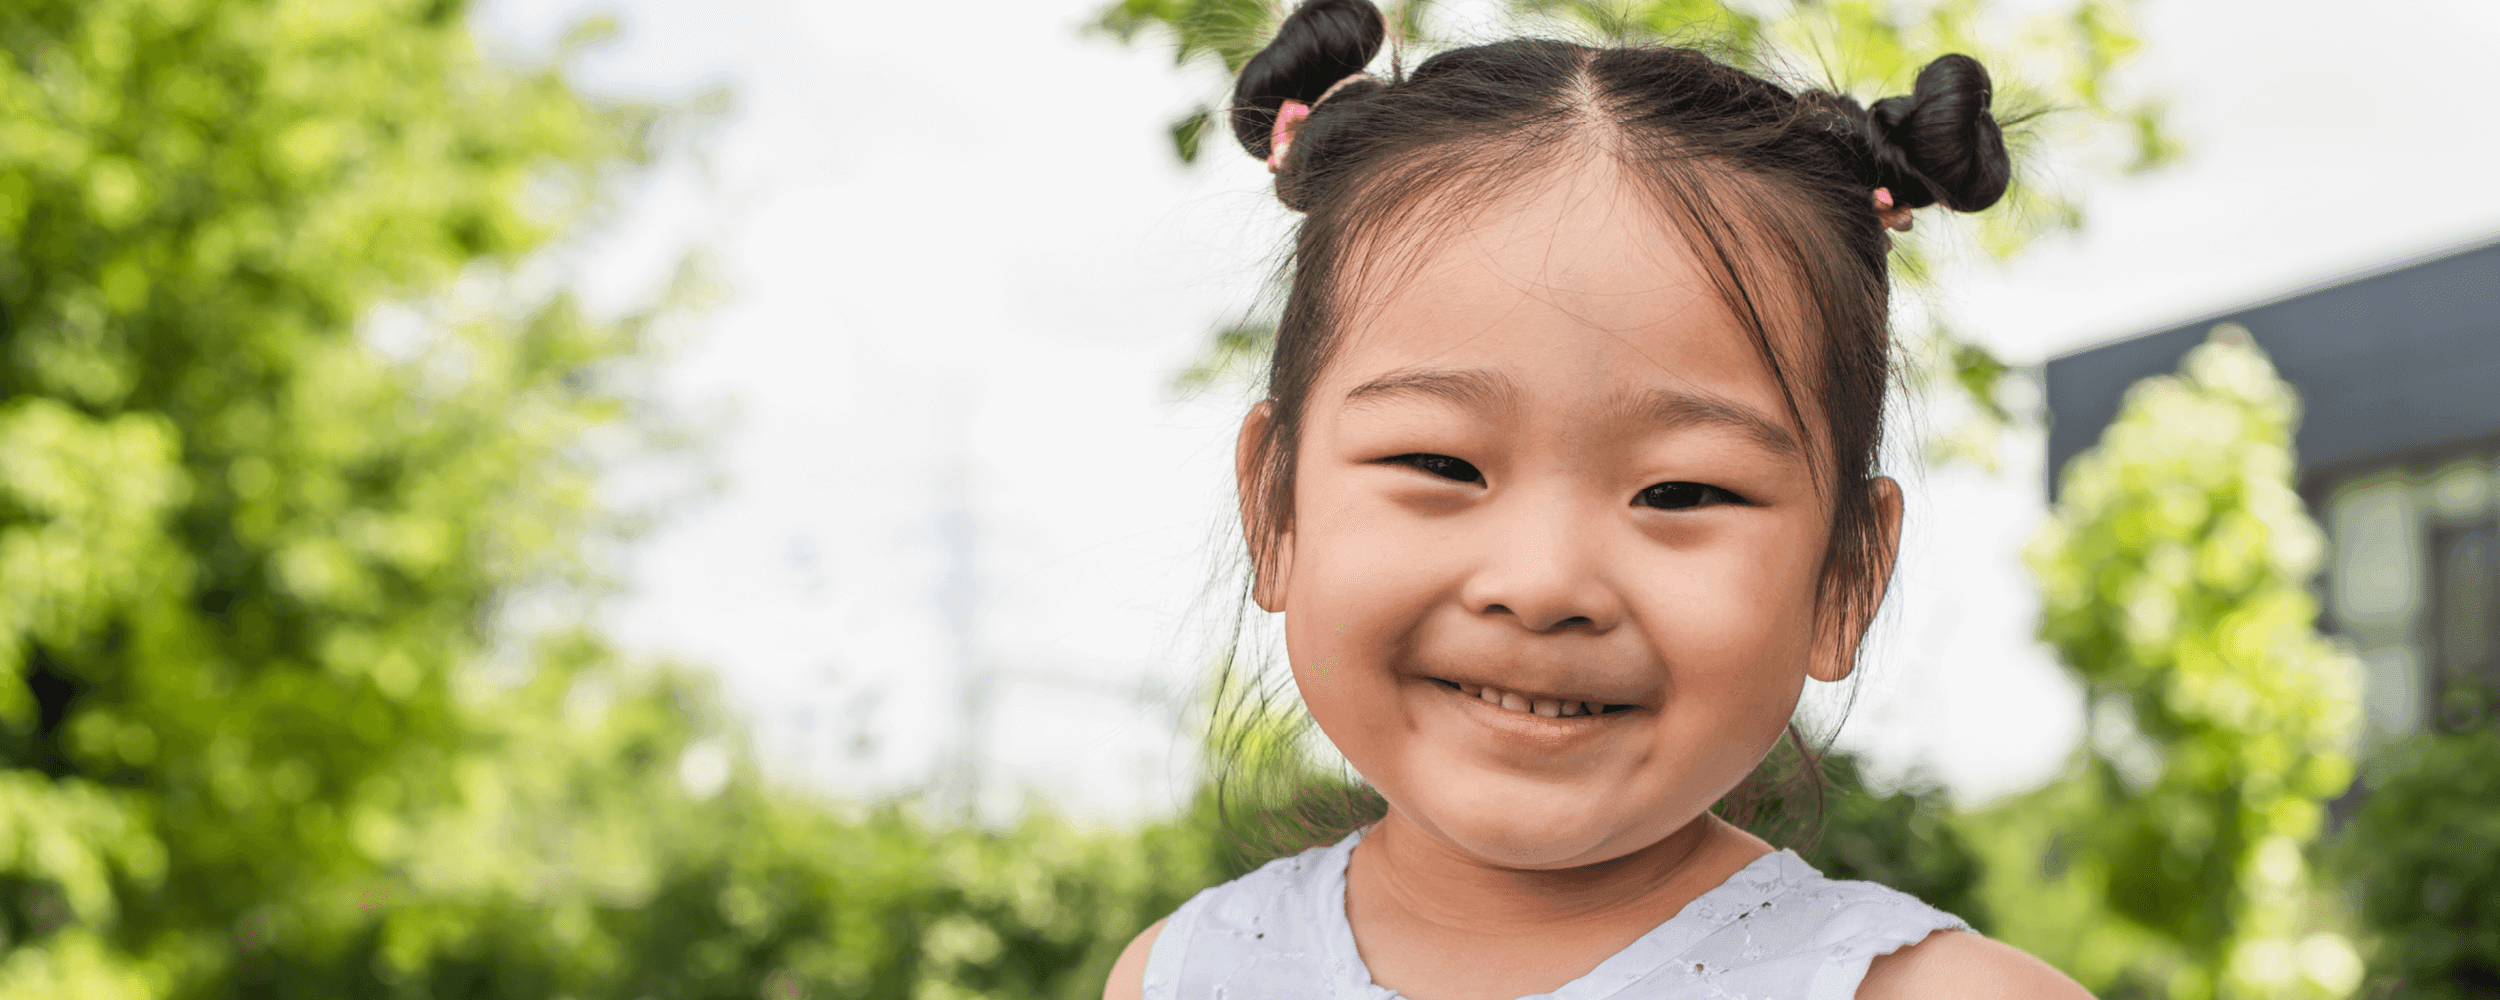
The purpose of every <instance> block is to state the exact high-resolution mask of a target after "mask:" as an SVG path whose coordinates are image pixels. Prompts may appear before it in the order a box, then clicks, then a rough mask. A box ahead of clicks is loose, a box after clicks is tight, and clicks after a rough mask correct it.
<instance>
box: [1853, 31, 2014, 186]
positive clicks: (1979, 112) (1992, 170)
mask: <svg viewBox="0 0 2500 1000" xmlns="http://www.w3.org/2000/svg"><path fill="white" fill-rule="evenodd" d="M1993 94H1994V90H1993V89H1992V88H1991V86H1990V85H1989V82H1988V70H1987V69H1986V68H1985V67H1982V66H1981V65H1979V60H1976V59H1973V58H1971V57H1969V56H1966V55H1961V54H1958V53H1956V54H1953V55H1947V56H1941V57H1938V58H1937V59H1936V61H1934V62H1931V63H1928V64H1927V67H1926V68H1925V69H1921V70H1919V71H1918V83H1917V85H1916V86H1914V87H1912V88H1911V92H1910V93H1909V95H1908V96H1904V97H1887V98H1884V99H1883V100H1880V101H1877V102H1875V106H1874V107H1872V108H1869V109H1867V119H1868V120H1867V126H1868V129H1869V132H1870V135H1869V137H1868V138H1869V139H1870V140H1871V141H1872V145H1873V146H1874V154H1875V165H1876V186H1878V187H1883V188H1889V189H1890V190H1891V191H1892V197H1893V202H1894V203H1895V204H1898V205H1903V206H1906V207H1909V208H1924V207H1926V206H1928V205H1933V204H1939V203H1941V204H1943V205H1944V206H1945V207H1946V208H1950V209H1953V210H1954V211H1957V212H1976V211H1978V210H1980V209H1983V208H1986V207H1988V206H1990V205H1993V204H1996V201H1997V199H1998V198H2001V197H2004V196H2005V185H2006V183H2007V182H2008V181H2010V180H2011V179H2012V178H2013V175H2014V165H2013V161H2012V159H2011V158H2010V157H2008V156H2007V155H2006V153H2005V133H2004V132H2003V131H2002V130H2000V129H1999V128H1998V127H1997V120H1996V116H1994V115H1992V114H1990V113H1989V112H1988V101H1989V99H1990V97H1992V96H1993Z"/></svg>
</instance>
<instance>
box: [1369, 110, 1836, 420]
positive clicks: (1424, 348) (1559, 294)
mask: <svg viewBox="0 0 2500 1000" xmlns="http://www.w3.org/2000/svg"><path fill="white" fill-rule="evenodd" d="M1536 181H1537V183H1534V184H1532V185H1518V186H1514V187H1513V188H1512V189H1510V190H1509V191H1506V192H1505V193H1504V194H1503V195H1502V196H1500V197H1497V198H1494V199H1492V200H1490V201H1487V202H1485V203H1482V204H1480V205H1475V206H1470V207H1467V208H1465V209H1464V210H1461V211H1457V212H1448V211H1443V212H1434V211H1430V210H1425V211H1419V212H1415V213H1411V217H1417V218H1436V217H1437V218H1438V219H1440V220H1442V222H1443V225H1442V226H1441V228H1440V229H1439V230H1438V231H1436V232H1431V233H1428V234H1409V237H1408V238H1407V239H1403V240H1402V239H1400V238H1399V236H1398V235H1396V234H1390V233H1376V234H1373V238H1372V239H1371V240H1369V241H1368V242H1369V243H1371V244H1372V245H1373V246H1375V247H1384V248H1386V247H1397V248H1399V249H1398V251H1397V252H1396V253H1395V254H1383V253H1379V252H1376V251H1375V252H1374V253H1372V254H1370V255H1369V258H1370V259H1368V260H1363V261H1361V262H1360V263H1358V264H1357V266H1356V267H1354V268H1350V269H1349V278H1350V279H1351V280H1348V281H1346V282H1345V284H1344V285H1343V286H1341V287H1342V288H1343V289H1344V291H1343V294H1344V296H1345V297H1344V299H1342V300H1341V301H1342V302H1343V304H1344V305H1345V306H1347V307H1348V308H1347V309H1346V310H1345V313H1344V315H1345V317H1346V327H1345V329H1344V333H1345V338H1344V340H1343V341H1342V342H1341V343H1340V346H1339V350H1338V353H1337V357H1336V358H1335V359H1334V360H1333V361H1332V362H1331V363H1330V365H1329V372H1328V374H1327V376H1326V377H1325V378H1324V379H1323V380H1322V386H1323V388H1322V394H1323V396H1325V397H1330V398H1333V399H1338V400H1341V399H1342V398H1343V397H1344V395H1345V393H1346V391H1347V388H1348V387H1350V386H1360V385H1363V384H1365V383H1367V382H1370V381H1373V380H1376V379H1378V378H1379V377H1380V376H1382V375H1383V374H1389V373H1395V372H1398V371H1401V370H1407V369H1416V368H1429V369H1444V370H1446V369H1465V368H1484V369H1492V370H1497V371H1500V372H1502V373H1503V374H1504V375H1505V376H1507V377H1508V381H1509V382H1510V383H1512V384H1513V385H1516V386H1519V387H1521V388H1523V389H1524V390H1525V391H1524V392H1522V393H1520V394H1519V395H1521V396H1522V397H1525V398H1522V399H1514V400H1508V401H1503V402H1506V405H1521V404H1529V403H1533V404H1534V405H1536V406H1538V407H1540V408H1548V409H1550V408H1551V407H1554V406H1558V405H1560V406H1568V405H1572V404H1573V403H1574V402H1575V401H1576V402H1578V403H1581V404H1586V405H1589V406H1599V405H1603V404H1607V403H1610V402H1612V401H1616V400H1621V399H1623V398H1625V397H1627V396H1629V395H1634V394H1639V393H1642V392H1646V391H1650V390H1657V389H1666V390H1671V391H1677V392H1682V393H1685V394H1690V395H1699V396H1704V397H1714V398H1718V399H1722V400H1724V401H1726V402H1730V403H1736V404H1740V405H1743V406H1746V407H1748V408H1751V409H1754V410H1758V411H1760V412H1761V413H1762V414H1763V415H1764V416H1766V417H1770V418H1772V419H1774V420H1776V421H1777V422H1778V423H1779V424H1781V425H1784V426H1785V427H1786V428H1787V429H1788V430H1789V431H1790V432H1791V433H1792V434H1795V435H1797V436H1799V437H1800V438H1802V437H1803V436H1804V428H1801V427H1798V426H1797V425H1796V421H1795V419H1794V418H1793V416H1791V414H1790V413H1789V406H1788V402H1787V399H1788V396H1787V394H1785V393H1783V391H1782V390H1781V387H1780V384H1779V381H1778V379H1777V378H1776V377H1775V376H1774V375H1773V374H1772V371H1771V368H1770V365H1769V364H1768V363H1767V362H1766V361H1765V360H1764V359H1763V357H1762V348H1761V346H1760V345H1759V342H1758V341H1757V340H1756V338H1755V336H1754V334H1753V333H1752V331H1750V330H1749V329H1748V328H1747V327H1746V325H1745V324H1744V323H1743V322H1741V321H1740V320H1739V318H1738V315H1737V312H1736V310H1735V309H1734V308H1733V307H1731V305H1730V303H1729V301H1728V300H1729V296H1728V294H1726V291H1727V290H1726V289H1725V288H1724V287H1723V282H1722V280H1721V278H1720V276H1719V274H1717V273H1714V272H1713V270H1712V269H1711V268H1708V267H1705V266H1704V265H1703V262H1702V261H1701V260H1700V259H1699V258H1698V257H1697V256H1696V254H1695V251H1694V249H1693V246H1692V245H1691V244H1692V243H1694V242H1695V241H1691V240H1688V239H1686V238H1685V236H1684V235H1682V233H1681V232H1680V231H1679V230H1678V229H1677V228H1675V227H1674V226H1672V225H1671V224H1669V223H1668V222H1667V221H1666V216H1665V214H1664V213H1662V212H1661V211H1660V210H1659V208H1658V202H1657V200H1656V198H1655V197H1654V196H1652V195H1651V194H1649V193H1648V192H1646V191H1644V190H1642V189H1639V188H1637V187H1634V186H1633V185H1631V184H1629V183H1627V182H1626V180H1625V179H1624V177H1623V175H1622V173H1621V172H1620V171H1619V170H1617V169H1615V168H1613V166H1612V165H1611V161H1610V160H1608V159H1607V158H1605V157H1592V158H1589V159H1588V160H1587V161H1585V162H1582V163H1578V164H1573V165H1569V166H1565V167H1561V168H1558V169H1555V170H1551V171H1547V172H1543V173H1541V175H1540V176H1539V177H1538V178H1536ZM1436 207H1443V208H1445V209H1446V208H1447V207H1454V206H1436ZM1414 235H1423V236H1425V238H1423V239H1414V238H1413V236H1414ZM1703 245H1704V246H1705V247H1706V246H1707V244H1703ZM1752 284H1753V285H1754V286H1756V287H1749V288H1747V289H1745V292H1746V294H1748V295H1749V296H1750V297H1751V299H1752V301H1753V305H1754V308H1755V309H1756V310H1757V311H1758V312H1760V313H1761V314H1762V319H1763V320H1764V321H1765V322H1767V323H1769V324H1770V325H1771V328H1772V329H1773V330H1774V331H1777V330H1779V329H1781V328H1782V327H1783V326H1785V325H1786V324H1782V323H1780V322H1778V317H1779V316H1780V314H1781V313H1782V310H1781V309H1780V308H1779V305H1780V304H1779V303H1778V302H1777V301H1776V299H1777V298H1778V297H1779V296H1778V295H1777V294H1776V293H1775V291H1774V290H1770V289H1764V288H1761V287H1758V286H1759V285H1760V284H1761V283H1760V282H1754V283H1752ZM1771 339H1772V340H1773V341H1774V343H1775V344H1781V345H1782V346H1787V345H1793V344H1794V343H1795V341H1796V338H1794V337H1784V336H1780V335H1778V334H1777V333H1775V334H1774V335H1773V336H1772V338H1771ZM1780 354H1781V367H1782V368H1783V369H1785V370H1787V371H1790V372H1796V371H1798V370H1800V368H1799V366H1798V365H1797V364H1796V362H1795V360H1793V355H1792V352H1790V351H1789V350H1781V351H1780ZM1797 404H1798V405H1799V406H1800V407H1804V406H1808V405H1809V401H1808V400H1807V399H1806V398H1805V397H1804V394H1802V393H1800V394H1799V396H1798V398H1797ZM1809 412H1811V411H1809Z"/></svg>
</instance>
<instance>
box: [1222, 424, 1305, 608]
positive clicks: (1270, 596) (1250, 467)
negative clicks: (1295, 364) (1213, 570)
mask: <svg viewBox="0 0 2500 1000" xmlns="http://www.w3.org/2000/svg"><path fill="white" fill-rule="evenodd" d="M1275 417H1276V404H1275V402H1274V401H1272V400H1260V401H1259V403H1258V405H1256V406H1252V407H1251V408H1250V414H1249V415H1248V416H1246V417H1243V418H1241V437H1240V439H1239V440H1237V441H1236V442H1234V445H1233V481H1234V484H1235V487H1236V490H1237V491H1238V492H1239V493H1240V495H1241V537H1242V540H1243V541H1245V542H1248V543H1249V546H1250V562H1251V569H1250V571H1251V573H1252V574H1253V579H1252V582H1251V585H1250V596H1251V599H1252V600H1255V601H1257V602H1259V610H1261V611H1268V612H1276V611H1283V610H1285V580H1286V579H1288V578H1289V576H1290V574H1291V572H1292V569H1293V532H1292V531H1291V530H1287V531H1284V532H1282V533H1281V534H1280V535H1279V536H1278V537H1277V539H1276V549H1275V555H1276V560H1277V563H1276V565H1274V566H1263V565H1260V564H1259V562H1260V555H1261V553H1260V552H1259V534H1258V531H1257V525H1258V524H1259V521H1260V519H1261V518H1262V517H1263V516H1264V515H1263V514H1262V512H1261V511H1260V510H1259V509H1258V501H1259V497H1260V494H1261V492H1262V489H1261V488H1262V487H1263V486H1265V485H1266V482H1267V462H1266V461H1265V459H1266V457H1267V456H1266V448H1264V447H1263V445H1264V444H1265V443H1266V442H1267V439H1268V434H1269V432H1270V431H1269V429H1270V427H1271V426H1272V425H1273V424H1274V422H1275Z"/></svg>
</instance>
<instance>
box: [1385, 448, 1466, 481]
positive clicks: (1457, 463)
mask: <svg viewBox="0 0 2500 1000" xmlns="http://www.w3.org/2000/svg"><path fill="white" fill-rule="evenodd" d="M1384 461H1389V462H1396V463H1398V464H1400V465H1412V466H1414V467H1416V468H1418V469H1422V470H1424V471H1425V472H1429V473H1432V474H1433V475H1436V476H1440V477H1442V478H1444V479H1455V480H1458V481H1459V482H1462V483H1474V482H1481V481H1483V479H1484V473H1481V472H1478V471H1476V467H1475V466H1472V465H1469V464H1467V462H1466V461H1465V460H1463V459H1456V458H1451V457H1450V456H1448V455H1422V454H1417V455H1399V456H1396V457H1394V458H1389V459H1384Z"/></svg>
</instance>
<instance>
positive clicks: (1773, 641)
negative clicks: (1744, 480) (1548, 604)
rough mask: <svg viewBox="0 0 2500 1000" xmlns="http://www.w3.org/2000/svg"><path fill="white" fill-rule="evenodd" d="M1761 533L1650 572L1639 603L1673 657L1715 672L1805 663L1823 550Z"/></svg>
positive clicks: (1757, 670)
mask: <svg viewBox="0 0 2500 1000" xmlns="http://www.w3.org/2000/svg"><path fill="white" fill-rule="evenodd" d="M1764 527H1765V529H1773V528H1775V527H1776V526H1773V525H1765V526H1764ZM1759 535H1760V537H1757V538H1750V539H1732V540H1731V544H1724V545H1715V546H1711V547H1708V548H1704V549H1699V550H1696V551H1691V552H1685V553H1679V554H1678V555H1677V556H1676V557H1675V558H1673V559H1670V560H1662V561H1661V562H1660V564H1659V567H1658V570H1657V571H1656V572H1655V573H1652V574H1649V575H1648V579H1647V580H1645V581H1644V583H1643V585H1642V591H1643V592H1644V593H1645V594H1646V595H1647V596H1646V598H1644V599H1642V600H1641V601H1640V603H1641V604H1642V605H1644V606H1645V615H1646V616H1647V617H1649V618H1651V619H1652V620H1653V621H1654V622H1655V625H1654V627H1652V628H1651V629H1650V632H1651V635H1652V636H1654V637H1655V639H1656V641H1657V642H1658V643H1659V646H1660V650H1659V652H1660V653H1661V654H1662V656H1663V658H1664V659H1665V660H1666V661H1667V662H1668V663H1670V664H1674V665H1676V666H1677V667H1679V668H1681V669H1682V670H1692V671H1703V672H1707V673H1710V674H1735V673H1746V674H1753V673H1761V672H1763V671H1764V670H1765V669H1766V668H1769V667H1773V666H1775V665H1783V666H1795V667H1798V668H1802V667H1803V665H1804V662H1805V658H1806V657H1807V656H1808V655H1809V654H1810V653H1811V651H1812V644H1813V635H1812V633H1813V629H1812V626H1813V620H1814V603H1815V597H1816V595H1815V589H1816V588H1815V583H1816V579H1817V573H1818V571H1819V570H1820V568H1821V562H1822V558H1821V557H1822V553H1821V551H1820V550H1819V549H1818V550H1814V551H1802V550H1800V548H1799V547H1798V546H1797V545H1796V544H1795V543H1794V542H1793V541H1791V540H1790V539H1793V538H1794V537H1796V536H1794V535H1789V536H1786V537H1782V536H1781V535H1779V534H1777V533H1776V531H1774V530H1762V531H1760V532H1759ZM1748 541H1750V542H1759V543H1761V544H1745V542H1748ZM1773 672H1774V673H1776V672H1777V671H1773Z"/></svg>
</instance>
